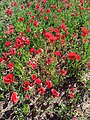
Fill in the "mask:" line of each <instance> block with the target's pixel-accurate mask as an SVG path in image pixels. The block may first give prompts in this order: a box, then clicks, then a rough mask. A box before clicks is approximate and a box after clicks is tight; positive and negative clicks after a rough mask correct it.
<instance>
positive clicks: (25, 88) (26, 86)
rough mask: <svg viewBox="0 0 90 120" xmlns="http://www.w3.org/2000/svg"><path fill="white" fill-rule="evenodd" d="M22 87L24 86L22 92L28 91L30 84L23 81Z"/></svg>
mask: <svg viewBox="0 0 90 120" xmlns="http://www.w3.org/2000/svg"><path fill="white" fill-rule="evenodd" d="M23 86H24V87H23V89H24V90H28V89H29V86H30V82H29V81H24V83H23Z"/></svg>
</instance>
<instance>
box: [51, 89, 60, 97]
mask: <svg viewBox="0 0 90 120" xmlns="http://www.w3.org/2000/svg"><path fill="white" fill-rule="evenodd" d="M51 92H52V95H53V96H54V97H59V92H57V91H56V90H55V89H51Z"/></svg>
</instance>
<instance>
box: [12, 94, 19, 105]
mask: <svg viewBox="0 0 90 120" xmlns="http://www.w3.org/2000/svg"><path fill="white" fill-rule="evenodd" d="M11 101H12V102H13V103H14V104H16V103H17V102H18V101H19V97H18V94H17V92H13V93H12V95H11Z"/></svg>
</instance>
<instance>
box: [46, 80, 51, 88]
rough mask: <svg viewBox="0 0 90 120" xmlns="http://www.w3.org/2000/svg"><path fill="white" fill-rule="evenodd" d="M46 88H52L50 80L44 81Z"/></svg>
mask: <svg viewBox="0 0 90 120" xmlns="http://www.w3.org/2000/svg"><path fill="white" fill-rule="evenodd" d="M46 86H47V88H51V87H52V82H51V81H50V80H47V81H46Z"/></svg>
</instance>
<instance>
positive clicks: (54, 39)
mask: <svg viewBox="0 0 90 120" xmlns="http://www.w3.org/2000/svg"><path fill="white" fill-rule="evenodd" d="M56 40H57V37H56V36H53V35H52V36H50V37H49V41H50V43H53V42H55V41H56Z"/></svg>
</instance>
